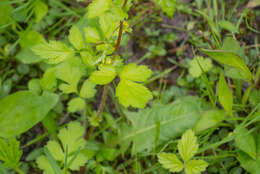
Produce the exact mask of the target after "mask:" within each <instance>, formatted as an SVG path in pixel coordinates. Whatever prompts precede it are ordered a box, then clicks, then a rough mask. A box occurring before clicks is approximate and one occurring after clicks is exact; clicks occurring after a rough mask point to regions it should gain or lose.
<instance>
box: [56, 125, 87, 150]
mask: <svg viewBox="0 0 260 174" xmlns="http://www.w3.org/2000/svg"><path fill="white" fill-rule="evenodd" d="M84 133H85V129H84V128H83V127H82V126H81V125H80V123H79V122H76V121H74V122H70V123H69V124H68V125H67V128H63V129H61V130H60V132H59V134H58V137H59V139H60V140H61V142H62V146H63V149H65V148H66V146H68V154H70V153H72V152H76V151H77V150H78V148H84V146H85V145H86V141H85V139H84V137H83V136H84Z"/></svg>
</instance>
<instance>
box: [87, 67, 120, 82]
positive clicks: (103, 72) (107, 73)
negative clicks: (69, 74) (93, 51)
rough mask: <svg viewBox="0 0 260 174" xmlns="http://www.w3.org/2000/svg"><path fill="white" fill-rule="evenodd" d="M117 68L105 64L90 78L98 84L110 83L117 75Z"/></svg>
mask: <svg viewBox="0 0 260 174" xmlns="http://www.w3.org/2000/svg"><path fill="white" fill-rule="evenodd" d="M116 74H117V73H116V69H115V67H114V66H112V65H104V66H102V67H101V68H100V69H99V70H97V71H94V72H93V73H92V74H91V75H90V77H89V80H90V81H91V82H92V83H94V84H98V85H105V84H108V83H110V82H111V81H112V80H114V78H115V77H116Z"/></svg>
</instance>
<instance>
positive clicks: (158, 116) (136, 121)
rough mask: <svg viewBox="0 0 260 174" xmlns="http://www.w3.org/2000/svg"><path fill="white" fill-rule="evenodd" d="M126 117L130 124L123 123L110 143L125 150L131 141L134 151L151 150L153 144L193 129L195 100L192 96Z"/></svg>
mask: <svg viewBox="0 0 260 174" xmlns="http://www.w3.org/2000/svg"><path fill="white" fill-rule="evenodd" d="M125 114H126V116H127V118H128V119H129V120H130V121H131V125H126V124H124V123H123V124H122V125H121V126H120V128H119V134H118V136H117V137H115V139H111V140H110V141H111V142H110V143H109V144H110V145H112V144H120V146H121V148H122V149H121V150H122V151H124V150H126V148H127V147H128V146H129V145H130V143H131V142H133V144H134V146H133V152H142V151H143V150H145V149H148V150H151V149H152V147H154V145H159V144H161V143H165V142H166V141H169V140H172V139H174V138H176V137H178V136H180V135H181V134H182V133H183V132H184V131H185V130H187V129H190V128H192V127H193V126H194V125H195V123H196V122H197V120H198V118H199V116H200V113H199V108H198V101H197V99H196V98H194V97H187V98H183V99H181V100H178V101H176V102H175V103H172V104H168V105H162V104H154V105H152V107H151V108H148V109H143V110H139V112H126V113H125ZM156 140H157V141H156ZM155 142H156V144H154V143H155Z"/></svg>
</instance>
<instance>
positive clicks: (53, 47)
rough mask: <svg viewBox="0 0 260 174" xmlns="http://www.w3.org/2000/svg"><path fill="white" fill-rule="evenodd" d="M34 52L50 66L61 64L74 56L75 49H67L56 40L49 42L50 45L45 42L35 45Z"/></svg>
mask: <svg viewBox="0 0 260 174" xmlns="http://www.w3.org/2000/svg"><path fill="white" fill-rule="evenodd" d="M32 50H33V51H34V53H35V54H37V55H39V56H41V57H42V58H44V59H45V60H46V62H47V63H50V64H57V63H60V62H62V61H64V60H65V59H67V58H70V57H72V56H73V55H74V51H73V49H71V48H69V47H67V46H66V45H65V44H64V43H62V42H59V41H54V40H51V41H49V43H47V42H43V43H41V44H38V45H35V46H34V47H33V48H32Z"/></svg>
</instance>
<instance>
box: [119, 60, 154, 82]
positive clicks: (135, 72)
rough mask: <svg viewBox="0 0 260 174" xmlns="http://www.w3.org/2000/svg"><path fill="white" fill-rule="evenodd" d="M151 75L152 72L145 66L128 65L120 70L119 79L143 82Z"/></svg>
mask: <svg viewBox="0 0 260 174" xmlns="http://www.w3.org/2000/svg"><path fill="white" fill-rule="evenodd" d="M151 75H152V71H151V70H150V69H149V68H148V67H147V66H145V65H140V66H137V65H136V64H135V63H131V64H128V65H126V66H124V67H123V68H122V69H121V70H120V74H119V77H120V79H124V80H131V81H135V82H144V81H145V80H147V79H148V78H149V77H150V76H151Z"/></svg>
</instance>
